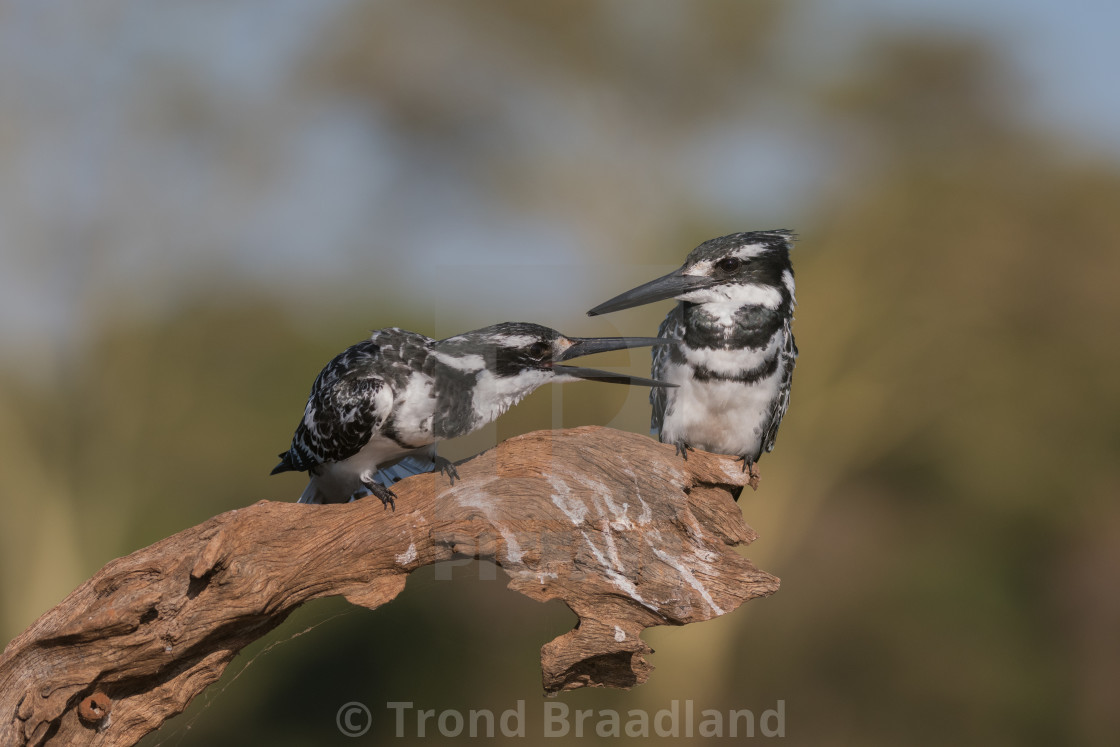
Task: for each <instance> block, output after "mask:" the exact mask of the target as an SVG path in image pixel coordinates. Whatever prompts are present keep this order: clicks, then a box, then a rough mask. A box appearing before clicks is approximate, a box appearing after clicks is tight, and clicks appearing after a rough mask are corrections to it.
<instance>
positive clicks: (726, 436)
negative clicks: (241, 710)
mask: <svg viewBox="0 0 1120 747" xmlns="http://www.w3.org/2000/svg"><path fill="white" fill-rule="evenodd" d="M793 239H794V234H793V232H792V231H785V230H778V231H751V232H747V233H733V234H731V235H729V236H721V237H719V238H717V239H712V240H710V241H705V242H704V243H703V244H701V245H700V246H698V247H696V248H695V249H693V250H692V251H691V252H690V253H689V255H688V257H687V258H686V259H685V262H684V265H683V266H682V267H681V268H680V269H679V270H677V271H675V272H672V273H669V274H668V275H666V276H664V277H661V278H658V279H657V280H653V281H650V282H648V283H646V284H645V285H641V286H639V287H637V288H634V289H633V290H630V291H627V292H626V293H623V294H621V295H619V296H616V297H615V298H612V299H611V300H609V301H607V302H606V303H602V304H600V305H598V306H596V307H595V308H593V309H591V310H590V311H589V312H587V313H588V314H589V315H591V316H595V315H597V314H604V313H606V312H609V311H618V310H619V309H627V308H630V307H632V306H641V305H643V304H647V303H651V302H653V301H661V300H663V299H667V298H675V299H677V300H678V301H679V302H680V303H678V304H677V305H676V307H675V308H674V309H673V310H672V311H670V312H669V314H668V316H666V317H665V321H663V322H662V323H661V327H660V328H659V329H658V335H659V336H661V337H668V338H672V339H675V340H680V341H681V344H680V345H672V346H666V347H662V348H657V349H655V350H654V352H653V377H654V378H656V379H660V380H662V381H665V382H667V383H671V384H676V385H678V386H677V388H675V389H655V390H653V391H651V392H650V402H651V404H652V405H653V418H652V429H653V431H654V432H655V433H656V434H657V435H658V437H659V438H660V439H661V441H663V442H665V443H671V444H674V445H675V446H676V447H677V452H678V453H679V454H681V455H682V456H684V457H685V458H686V459H687V458H688V454H687V451H686V450H688V449H692V448H697V449H703V450H704V451H711V452H714V453H717V454H734V455H736V456H738V457H739V458H740V459H742V461H743V469H744V470H748V469H749V470H750V475H751V477H750V484H751V487H754V488H756V489H757V487H758V468H757V466H756V462H757V461H758V459H759V457H761V456H762V452H764V451H771V450H773V448H774V439H775V438H776V437H777V435H778V426H779V425H780V424H781V422H782V416H783V415H785V413H786V408H787V407H788V406H789V393H790V386H791V384H792V382H793V366H794V363H795V362H796V361H797V346H796V345H795V344H794V341H793V332H792V330H791V329H790V324H791V322H792V321H793V309H794V306H795V305H796V303H797V300H796V298H795V293H794V290H795V286H794V282H793V266H792V265H791V264H790V259H789V253H790V249H791V248H792V246H793Z"/></svg>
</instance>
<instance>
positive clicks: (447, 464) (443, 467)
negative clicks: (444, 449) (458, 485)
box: [432, 456, 462, 485]
mask: <svg viewBox="0 0 1120 747" xmlns="http://www.w3.org/2000/svg"><path fill="white" fill-rule="evenodd" d="M432 461H433V462H435V465H436V469H437V470H439V473H440V474H441V475H447V479H448V481H449V482H450V483H451V484H452V485H454V484H455V481H456V480H459V479H462V478H460V477H459V470H457V469H455V465H454V464H453V463H452V462H451V460H450V459H446V458H444V457H441V456H436V457H432Z"/></svg>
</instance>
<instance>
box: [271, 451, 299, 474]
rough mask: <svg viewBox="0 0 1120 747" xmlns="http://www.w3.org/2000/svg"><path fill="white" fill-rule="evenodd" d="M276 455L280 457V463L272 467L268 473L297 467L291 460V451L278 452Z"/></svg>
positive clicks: (293, 469) (290, 470)
mask: <svg viewBox="0 0 1120 747" xmlns="http://www.w3.org/2000/svg"><path fill="white" fill-rule="evenodd" d="M278 456H279V457H280V464H277V465H276V466H275V467H273V468H272V471H271V472H269V473H268V474H270V475H278V474H280V473H281V472H293V471H295V470H296V469H297V467H296V465H295V463H294V462H293V461H292V452H290V451H285V452H284V453H283V454H279V455H278Z"/></svg>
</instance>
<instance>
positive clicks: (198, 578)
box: [0, 427, 778, 745]
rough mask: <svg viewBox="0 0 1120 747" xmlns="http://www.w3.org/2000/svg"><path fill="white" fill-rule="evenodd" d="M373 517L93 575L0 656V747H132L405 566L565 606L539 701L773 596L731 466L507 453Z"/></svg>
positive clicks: (407, 489)
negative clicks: (251, 657) (461, 566)
mask: <svg viewBox="0 0 1120 747" xmlns="http://www.w3.org/2000/svg"><path fill="white" fill-rule="evenodd" d="M459 472H460V474H461V475H462V480H461V481H460V482H457V483H456V484H455V486H454V487H449V486H448V484H447V481H446V479H445V478H443V477H439V476H436V475H421V476H418V477H413V478H410V479H408V480H405V481H403V482H401V483H398V485H397V486H396V488H395V491H396V493H397V495H398V500H397V510H396V511H395V512H393V511H385V510H383V508H382V506H381V503H380V502H379V501H376V500H363V501H357V502H355V503H351V504H344V505H335V506H305V505H299V504H294V503H274V502H268V501H262V502H260V503H257V504H256V505H253V506H250V507H248V508H241V509H237V510H234V511H229V512H227V513H224V514H221V515H220V516H216V517H214V518H213V519H210V520H209V521H207V522H204V523H202V524H200V525H198V526H196V527H192V528H190V529H186V530H184V531H182V532H179V533H178V534H175V535H173V536H171V537H168V538H167V539H164V540H162V541H160V542H157V543H155V544H154V545H151V546H150V547H146V548H144V549H142V550H138V551H137V552H134V553H132V554H131V555H129V556H128V557H124V558H119V559H117V560H114V561H112V562H110V563H108V564H107V565H106V566H105V567H104V568H102V569H101V570H100V571H99V572H98V573H97V575H95V576H94V577H93V578H92V579H90V580H89V581H87V582H85V583H84V584H82V585H81V586H80V587H79V588H78V589H76V590H75V591H74V592H73V593H71V594H70V595H69V596H68V597H67V598H66V599H65V600H63V602H62V603H61V604H59V605H58V606H57V607H55V608H54V609H52V610H50V611H49V612H47V613H46V614H45V615H43V616H42V617H41V618H39V620H38V621H36V622H35V623H34V624H33V625H32V626H31V627H30V628H28V629H27V630H26V631H24V632H23V633H22V634H21V635H20V636H19V637H17V638H16V639H14V640H13V641H12V642H11V643H10V644H8V646H7V648H6V649H5V651H4V654H3V656H2V657H0V744H3V745H23V744H43V743H57V744H67V745H71V744H96V745H108V744H111V745H126V744H134V743H135V742H136V741H137V740H139V739H140V738H141V737H142V736H144V735H145V734H147V733H148V732H150V731H152V730H154V729H156V728H158V727H159V726H160V724H162V723H163V722H164V720H166V719H167V718H170V717H171V716H174V715H175V714H177V713H180V712H181V711H182V710H183V709H185V708H186V706H187V704H188V703H189V702H190V701H191V699H192V698H193V697H194V696H195V695H197V694H198V693H200V692H201V691H202V690H203V689H205V688H206V687H207V686H208V685H210V684H211V683H213V682H214V681H215V680H217V679H218V677H219V676H220V675H221V674H222V671H223V670H224V669H225V667H226V665H227V664H229V662H230V661H231V660H232V659H233V657H234V656H236V654H237V652H238V651H239V650H240V649H241V648H242V647H243V646H245V645H246V644H248V643H250V642H252V641H253V640H255V639H257V638H259V637H261V636H262V635H264V634H265V633H267V632H268V631H270V630H271V629H273V628H275V627H276V626H277V625H279V624H280V623H281V622H283V620H284V619H285V618H286V617H287V616H288V614H289V613H291V611H292V610H293V609H295V608H296V607H298V606H299V605H300V604H303V603H304V602H306V601H308V600H310V599H316V598H319V597H325V596H333V595H339V594H341V595H343V596H345V597H346V598H347V599H348V600H350V601H351V602H352V603H354V604H360V605H362V606H365V607H369V608H371V609H372V608H375V607H377V606H379V605H382V604H384V603H385V602H388V601H389V600H391V599H392V598H393V597H395V596H396V595H397V594H398V593H399V592H400V591H401V589H403V588H404V585H405V579H406V578H407V576H408V574H409V573H410V572H412V571H414V570H416V569H417V568H419V567H421V566H424V565H428V564H431V563H436V562H439V561H445V560H450V559H451V558H453V557H455V556H463V555H466V556H473V557H478V558H485V559H489V560H493V561H494V562H495V563H497V564H498V565H500V566H501V567H502V568H503V570H505V572H506V573H507V574H508V575H509V577H510V582H509V586H510V588H512V589H514V590H516V591H519V592H521V593H522V594H525V595H527V596H529V597H531V598H533V599H537V600H541V601H544V600H548V599H562V600H564V602H566V603H567V605H568V606H569V607H570V608H571V609H572V611H573V612H575V613H576V615H578V616H579V623H578V625H577V626H576V628H575V629H574V630H571V631H569V632H568V633H566V634H565V635H562V636H560V637H559V638H557V639H556V640H554V641H552V642H550V643H547V644H545V645H544V647H543V648H542V649H541V664H542V667H543V671H544V688H545V690H546V691H547V692H549V693H556V692H559V691H561V690H567V689H571V688H576V687H584V686H603V687H621V688H629V687H632V686H633V685H636V684H640V683H642V682H645V681H646V679H647V678H648V677H649V674H650V672H651V670H652V667H651V666H650V665H649V664H648V663H647V662H646V660H645V656H644V655H645V654H648V653H650V648H649V647H648V646H647V645H646V644H645V643H643V642H642V640H641V639H640V638H639V635H640V634H641V632H642V630H643V629H645V628H648V627H651V626H654V625H684V624H687V623H690V622H695V621H697V620H707V619H710V618H713V617H716V616H718V615H722V614H724V613H726V612H729V611H731V610H733V609H735V608H736V607H738V606H739V605H740V604H742V603H743V602H744V601H745V600H747V599H751V598H753V597H757V596H764V595H767V594H771V593H773V592H774V591H776V590H777V588H778V579H776V578H774V577H773V576H771V575H769V574H767V573H765V572H763V571H759V570H757V569H756V568H755V567H754V566H753V565H752V564H751V563H750V561H749V560H746V559H744V558H742V557H741V556H739V555H738V554H737V553H735V552H734V550H733V549H732V548H733V547H734V546H735V545H739V544H745V543H749V542H751V541H752V540H753V539H754V538H755V534H754V532H753V531H752V530H751V529H750V528H749V527H748V526H747V525H746V524H744V523H743V520H742V517H741V515H740V513H739V508H738V506H737V505H736V504H735V503H734V502H733V501H732V499H731V496H730V489H731V488H732V487H734V486H741V485H743V484H745V483H746V481H747V478H748V477H749V476H748V475H745V474H743V472H742V470H741V465H740V463H738V462H736V461H735V460H734V459H732V458H731V457H718V456H713V455H710V454H705V453H702V452H692V453H690V454H689V458H688V460H687V461H685V460H682V459H681V458H680V457H678V456H676V455H675V454H674V450H673V447H671V446H667V445H663V444H658V443H656V442H654V441H652V440H651V439H649V438H647V437H645V436H640V435H635V434H632V433H622V432H619V431H614V430H610V429H606V428H598V427H587V428H576V429H572V430H568V431H557V432H552V431H540V432H537V433H530V434H528V435H525V436H521V437H518V438H514V439H511V440H509V441H506V442H505V443H503V444H501V445H500V446H498V447H497V448H495V449H492V450H490V451H487V452H486V453H484V454H482V455H480V456H478V457H476V458H474V459H472V460H470V461H468V462H466V463H464V464H462V465H460V466H459Z"/></svg>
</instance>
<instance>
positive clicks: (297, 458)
mask: <svg viewBox="0 0 1120 747" xmlns="http://www.w3.org/2000/svg"><path fill="white" fill-rule="evenodd" d="M674 342H675V341H673V340H660V339H657V338H650V337H610V338H580V337H566V336H564V335H562V334H560V333H559V332H557V331H556V330H554V329H549V328H548V327H543V326H541V325H539V324H528V323H523V322H505V323H503V324H495V325H494V326H492V327H484V328H483V329H478V330H474V331H473V332H467V333H465V334H461V335H456V336H455V337H449V338H447V339H446V340H433V339H431V338H429V337H425V336H424V335H421V334H417V333H415V332H407V331H405V330H402V329H397V328H392V329H383V330H379V331H377V332H374V333H373V334H372V335H371V336H370V338H369V339H368V340H364V341H362V342H359V343H358V344H356V345H352V346H351V347H349V348H347V349H346V350H345V351H343V352H342V353H341V354H340V355H338V356H337V357H336V358H335V359H334V360H332V361H331V362H330V363H328V364H327V366H326V368H324V369H323V370H322V372H320V374H319V376H318V378H316V379H315V383H314V384H313V385H312V387H311V395H310V396H309V397H308V399H307V406H306V408H305V409H304V413H303V420H301V421H300V424H299V426H298V427H297V428H296V432H295V435H294V436H293V437H292V446H291V448H290V449H289V450H288V451H286V452H284V453H283V454H281V455H280V464H278V465H276V468H275V469H273V470H272V474H274V475H275V474H277V473H279V472H288V471H291V470H296V471H300V472H309V473H310V474H311V481H310V482H309V483H308V485H307V488H306V489H305V490H304V491H303V495H302V496H301V497H300V499H299V502H300V503H344V502H346V501H349V500H351V499H352V498H353V497H354V496H355V494H357V493H360V492H364V491H365V490H368V491H369V492H372V493H373V494H374V495H376V496H377V497H378V498H380V499H381V502H382V503H384V504H386V505H394V504H393V501H394V499H395V497H396V496H394V494H393V492H392V490H390V489H389V488H388V486H386V485H383V484H381V483H380V482H379V481H378V480H377V479H376V477H377V472H378V469H379V468H381V467H383V466H386V465H390V464H392V463H394V462H396V461H397V460H400V459H402V458H405V457H410V458H411V457H421V458H423V459H430V460H432V461H434V463H435V467H436V468H438V469H439V470H440V472H441V473H445V474H447V476H448V478H449V479H450V480H451V482H452V484H454V481H455V478H456V477H458V473H457V472H456V470H455V467H454V465H452V464H451V462H449V461H447V460H446V459H443V458H442V457H437V456H436V455H435V443H436V441H438V440H441V439H446V438H455V437H456V436H463V435H466V434H467V433H470V432H471V431H474V430H477V429H478V428H481V427H482V426H484V425H486V424H487V423H489V422H491V421H493V420H494V419H496V418H497V417H498V416H499V415H501V414H502V413H504V412H505V411H506V410H508V409H509V408H510V407H512V406H513V405H515V404H517V403H518V402H520V401H521V400H522V399H523V398H524V397H525V396H526V395H528V394H529V393H530V392H532V391H533V390H534V389H536V388H537V387H539V386H541V385H543V384H548V383H550V382H565V381H577V380H580V379H590V380H593V381H608V382H617V383H622V384H636V385H639V386H661V384H660V383H659V382H656V381H651V380H649V379H643V378H638V377H633V376H628V375H625V374H619V373H612V372H610V371H599V370H596V369H592V368H580V367H577V366H565V365H559V361H565V360H569V359H571V358H576V357H578V356H583V355H589V354H591V353H600V352H606V351H609V350H622V349H624V348H635V347H645V346H649V345H663V344H673V343H674ZM394 507H395V505H394Z"/></svg>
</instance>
